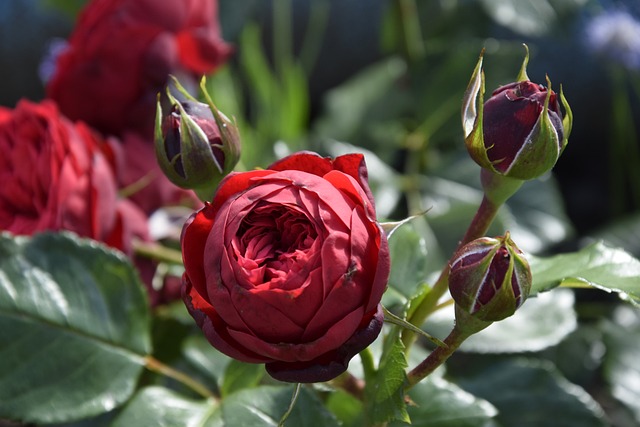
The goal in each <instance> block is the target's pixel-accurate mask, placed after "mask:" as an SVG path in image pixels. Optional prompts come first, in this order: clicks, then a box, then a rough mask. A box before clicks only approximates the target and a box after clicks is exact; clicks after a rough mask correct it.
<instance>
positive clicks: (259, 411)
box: [221, 386, 338, 427]
mask: <svg viewBox="0 0 640 427" xmlns="http://www.w3.org/2000/svg"><path fill="white" fill-rule="evenodd" d="M292 394H293V387H291V386H287V387H282V386H260V387H256V388H250V389H244V390H241V391H239V392H237V393H234V394H232V395H230V396H228V397H227V398H226V399H224V400H223V401H222V405H221V411H222V420H223V422H224V425H225V426H255V427H261V426H265V427H266V426H277V425H278V422H279V421H280V418H281V417H282V415H283V414H284V413H285V412H286V410H287V408H288V407H289V403H291V396H292ZM285 425H286V426H290V427H337V426H338V421H337V420H336V419H335V417H334V416H333V415H332V414H331V413H330V412H329V411H327V409H326V408H325V407H324V406H323V405H322V402H321V401H320V400H319V399H318V397H317V396H316V395H315V394H313V393H312V392H310V391H309V390H308V389H307V388H306V387H303V388H302V390H301V391H300V395H299V396H298V400H297V402H296V405H295V406H294V408H293V411H292V412H291V414H290V415H289V417H288V418H287V421H286V423H285Z"/></svg>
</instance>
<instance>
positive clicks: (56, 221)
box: [0, 100, 148, 253]
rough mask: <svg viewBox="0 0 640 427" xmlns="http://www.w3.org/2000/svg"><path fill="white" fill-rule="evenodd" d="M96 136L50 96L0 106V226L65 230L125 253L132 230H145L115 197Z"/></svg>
mask: <svg viewBox="0 0 640 427" xmlns="http://www.w3.org/2000/svg"><path fill="white" fill-rule="evenodd" d="M101 144H102V141H101V139H99V136H98V135H97V134H96V133H95V132H93V131H92V130H91V129H90V128H89V127H88V126H86V125H85V124H83V123H81V122H78V123H73V122H71V121H70V120H68V119H67V118H65V117H64V116H62V115H61V114H60V112H59V111H58V109H57V107H56V105H55V103H53V102H52V101H49V100H45V101H43V102H41V103H39V104H36V103H32V102H30V101H26V100H23V101H20V102H19V103H18V105H17V106H16V108H15V109H14V110H12V109H9V108H3V107H0V150H1V151H2V153H3V155H2V156H0V181H1V182H2V186H0V230H7V231H9V232H11V233H13V234H20V235H30V234H33V233H35V232H38V231H44V230H70V231H73V232H75V233H77V234H79V235H81V236H85V237H89V238H92V239H95V240H100V241H102V242H105V243H107V244H108V245H110V246H113V247H115V248H118V249H121V250H123V251H125V252H129V253H130V252H131V238H132V237H133V236H137V237H139V238H142V239H146V238H147V233H148V231H147V219H146V216H145V215H144V214H143V213H142V212H141V211H140V210H139V209H138V208H137V207H136V206H135V205H133V204H132V203H130V202H129V201H127V200H122V199H119V198H118V194H117V186H116V182H115V179H114V175H113V172H112V168H111V166H110V164H109V162H108V161H107V159H106V157H105V156H104V155H103V153H102V151H101V150H100V145H101Z"/></svg>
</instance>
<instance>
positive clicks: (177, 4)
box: [47, 0, 230, 138]
mask: <svg viewBox="0 0 640 427" xmlns="http://www.w3.org/2000/svg"><path fill="white" fill-rule="evenodd" d="M229 54H230V47H229V46H228V45H227V44H225V43H224V41H223V40H222V39H221V36H220V28H219V24H218V20H217V2H216V1H213V0H166V1H162V2H157V1H155V0H94V1H91V2H89V3H88V5H87V7H86V8H85V9H84V11H83V12H82V14H81V15H80V17H79V20H78V22H77V25H76V27H75V29H74V31H73V33H72V35H71V36H70V38H69V41H68V46H67V47H66V49H64V50H63V51H62V52H61V53H60V54H59V56H58V57H57V60H56V65H55V71H54V73H53V75H52V77H51V79H50V80H49V81H48V84H47V96H48V97H50V98H52V99H54V100H55V101H56V102H57V103H58V105H59V107H60V110H61V111H62V112H63V113H64V114H65V115H66V116H68V117H70V118H71V119H73V120H78V119H80V120H83V121H85V122H87V123H88V124H89V125H91V126H93V127H95V128H96V129H98V130H100V131H102V132H104V133H108V134H117V135H120V134H121V133H122V132H123V131H124V130H136V131H141V132H143V133H144V134H145V135H148V136H149V138H151V137H152V135H153V118H154V115H155V106H156V95H157V93H158V92H160V91H161V90H162V89H163V88H164V86H165V84H166V82H167V78H168V75H169V74H176V75H180V76H181V78H183V79H185V78H187V77H192V78H199V77H200V76H201V75H202V74H206V73H210V72H212V71H213V70H214V69H215V68H216V67H217V66H218V65H220V64H221V63H222V62H223V61H224V60H225V59H226V58H227V56H228V55H229Z"/></svg>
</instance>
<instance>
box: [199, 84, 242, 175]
mask: <svg viewBox="0 0 640 427" xmlns="http://www.w3.org/2000/svg"><path fill="white" fill-rule="evenodd" d="M200 90H201V91H202V93H203V95H204V99H205V101H206V103H207V104H208V105H209V108H210V109H211V113H212V114H213V118H214V119H215V121H216V124H217V125H218V129H219V131H220V138H221V139H222V147H221V148H222V151H223V152H224V158H225V162H224V163H225V164H224V165H223V173H224V174H225V175H227V174H228V173H230V172H231V171H233V169H234V168H235V166H236V165H237V164H238V161H239V160H240V155H241V143H240V134H239V132H238V125H237V123H236V120H235V118H234V119H233V121H231V120H230V119H229V118H227V116H225V115H224V114H223V113H222V112H221V111H220V110H218V107H216V105H215V104H214V103H213V100H212V99H211V96H209V92H207V79H206V77H204V76H202V79H201V80H200Z"/></svg>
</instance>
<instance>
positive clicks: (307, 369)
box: [265, 306, 384, 383]
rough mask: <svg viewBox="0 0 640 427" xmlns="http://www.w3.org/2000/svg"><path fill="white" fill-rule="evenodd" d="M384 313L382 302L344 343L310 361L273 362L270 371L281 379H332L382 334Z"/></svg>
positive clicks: (313, 380) (292, 380)
mask: <svg viewBox="0 0 640 427" xmlns="http://www.w3.org/2000/svg"><path fill="white" fill-rule="evenodd" d="M383 320H384V314H383V312H382V306H378V307H377V310H376V312H375V315H374V316H372V317H371V320H370V321H368V322H367V323H365V325H364V326H363V327H362V328H360V329H358V330H357V331H356V332H355V333H354V334H353V335H352V336H351V338H349V339H348V340H347V341H346V342H345V343H344V344H343V345H341V346H340V347H339V348H338V349H336V350H334V351H330V352H327V353H325V354H323V355H321V356H319V357H317V358H316V359H313V360H310V361H307V362H293V363H287V362H280V361H277V362H269V363H267V364H266V365H265V367H266V369H267V372H268V373H269V375H271V376H272V377H273V378H275V379H277V380H279V381H286V382H300V383H313V382H322V381H329V380H332V379H333V378H335V377H337V376H338V375H340V374H342V373H343V372H345V371H346V370H347V367H348V366H349V361H350V360H351V359H352V358H353V356H355V355H356V354H358V353H360V352H361V351H362V350H364V349H365V348H367V347H368V346H369V344H371V343H372V342H373V341H375V339H376V338H377V337H378V335H379V334H380V331H381V330H382V324H383Z"/></svg>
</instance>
